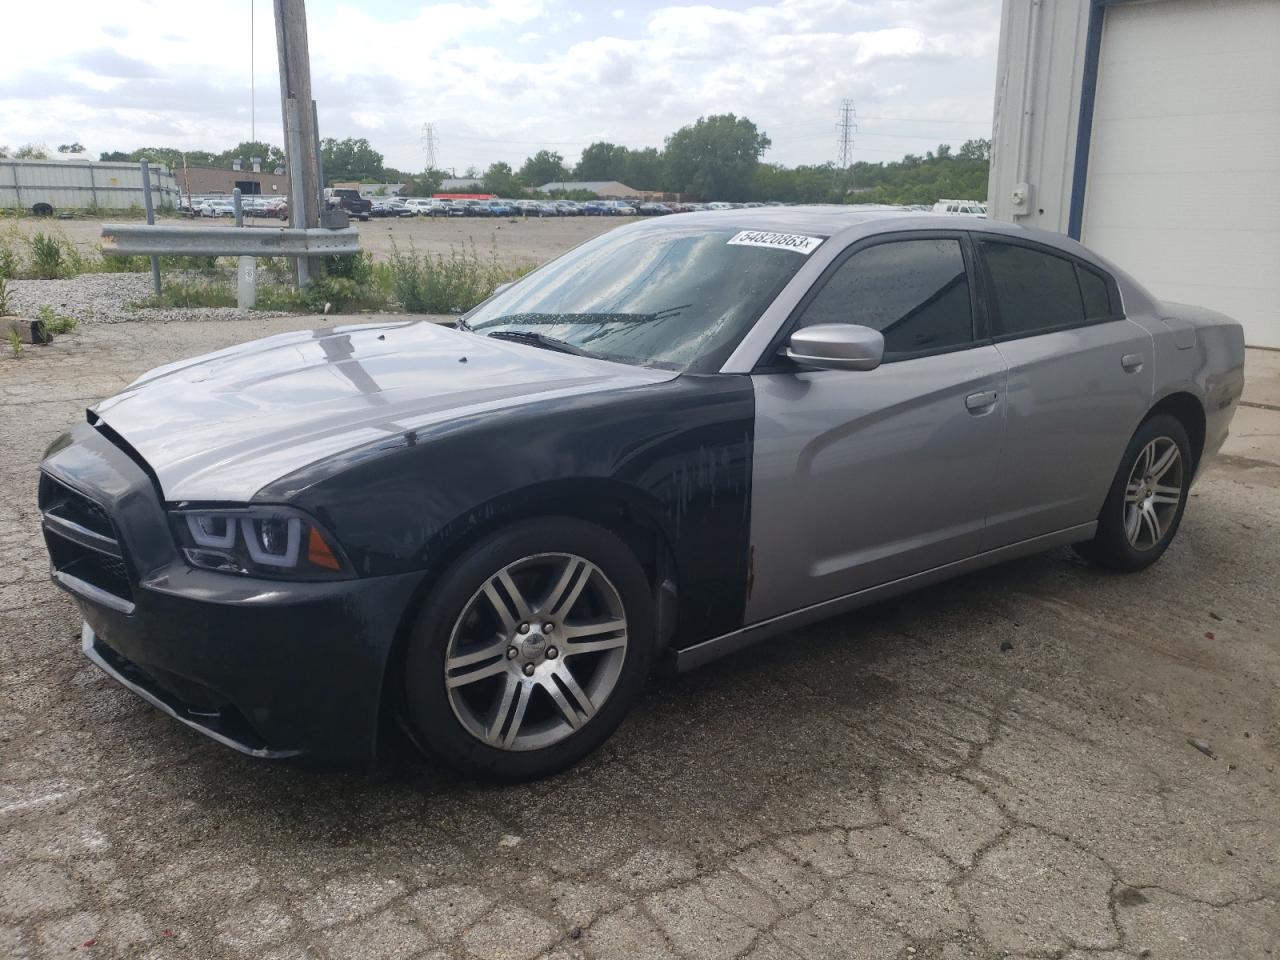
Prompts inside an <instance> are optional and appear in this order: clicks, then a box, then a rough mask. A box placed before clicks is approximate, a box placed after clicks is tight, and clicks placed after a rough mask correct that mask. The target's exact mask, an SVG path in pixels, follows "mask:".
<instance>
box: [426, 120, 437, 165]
mask: <svg viewBox="0 0 1280 960" xmlns="http://www.w3.org/2000/svg"><path fill="white" fill-rule="evenodd" d="M437 146H438V144H437V143H436V125H435V124H434V123H424V124H423V125H422V152H423V153H424V154H425V155H426V160H427V165H426V169H427V170H434V169H435V168H436V147H437Z"/></svg>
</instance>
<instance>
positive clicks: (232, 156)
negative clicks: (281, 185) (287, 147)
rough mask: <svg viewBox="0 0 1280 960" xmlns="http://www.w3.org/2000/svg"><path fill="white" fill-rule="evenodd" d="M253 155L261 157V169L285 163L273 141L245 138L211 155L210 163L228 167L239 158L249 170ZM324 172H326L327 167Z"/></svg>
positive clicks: (189, 158)
mask: <svg viewBox="0 0 1280 960" xmlns="http://www.w3.org/2000/svg"><path fill="white" fill-rule="evenodd" d="M254 157H259V158H261V160H262V169H263V170H267V171H271V170H274V169H275V168H276V167H283V166H284V165H285V159H284V150H283V149H281V148H280V147H277V146H276V145H275V144H273V143H265V142H263V141H261V140H246V141H244V142H243V143H240V144H237V145H236V146H234V147H232V148H231V149H230V150H224V151H223V152H222V153H219V154H214V155H213V156H212V161H213V163H212V165H213V166H215V167H230V166H231V161H232V160H239V161H240V163H241V165H242V167H243V169H245V170H250V169H252V168H251V167H250V166H249V161H250V160H252V159H253V158H254ZM191 162H192V161H191V157H190V156H188V157H187V163H191ZM325 172H326V173H327V172H328V168H327V167H326V168H325Z"/></svg>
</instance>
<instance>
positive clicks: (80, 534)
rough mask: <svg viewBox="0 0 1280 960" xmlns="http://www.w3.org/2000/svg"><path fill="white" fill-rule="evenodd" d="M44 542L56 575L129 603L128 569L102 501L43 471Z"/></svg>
mask: <svg viewBox="0 0 1280 960" xmlns="http://www.w3.org/2000/svg"><path fill="white" fill-rule="evenodd" d="M39 502H40V513H41V515H42V516H43V517H44V541H45V545H46V546H47V547H48V548H49V559H50V561H51V562H52V563H53V569H54V573H55V576H58V575H61V576H58V578H59V579H60V580H61V581H62V582H63V583H64V584H66V583H67V578H72V579H74V580H78V581H81V582H83V583H87V584H89V585H90V586H93V587H97V588H98V589H99V590H103V591H106V592H107V593H109V594H111V595H112V596H115V597H118V598H120V599H121V600H123V601H126V602H129V603H131V602H132V600H133V587H132V586H131V585H130V582H129V567H128V563H127V561H126V559H125V551H124V549H123V547H122V546H121V543H120V537H119V534H118V533H117V532H116V528H115V524H113V523H112V522H111V518H110V516H109V515H108V514H107V511H106V510H104V509H103V508H102V506H101V504H99V503H96V502H95V501H93V500H91V499H90V498H88V497H86V496H85V495H84V494H82V493H80V491H78V490H74V489H72V488H71V487H69V486H67V485H66V484H65V483H62V482H61V481H59V480H56V479H55V478H53V477H51V476H49V474H47V473H42V474H41V475H40V501H39Z"/></svg>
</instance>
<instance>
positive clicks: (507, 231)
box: [0, 217, 636, 263]
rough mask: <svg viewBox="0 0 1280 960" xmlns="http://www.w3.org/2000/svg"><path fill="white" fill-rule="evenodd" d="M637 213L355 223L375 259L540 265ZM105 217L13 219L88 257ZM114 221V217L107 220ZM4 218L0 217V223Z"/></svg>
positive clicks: (228, 224)
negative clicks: (461, 253)
mask: <svg viewBox="0 0 1280 960" xmlns="http://www.w3.org/2000/svg"><path fill="white" fill-rule="evenodd" d="M635 219H636V218H634V217H548V218H538V217H534V218H532V219H529V220H526V219H524V218H523V217H512V218H506V217H499V218H497V219H493V220H490V219H487V218H472V217H414V218H412V219H386V220H369V221H367V222H365V223H360V222H358V221H356V222H353V223H352V226H354V227H355V228H356V229H357V230H358V231H359V232H360V246H361V247H362V248H363V249H365V250H368V251H369V252H370V253H372V254H373V256H374V259H375V260H386V259H387V257H389V256H390V255H391V250H392V246H393V244H394V245H397V246H399V248H400V249H401V250H407V249H408V248H409V247H410V245H412V246H413V248H414V249H416V250H417V251H418V252H419V253H446V254H447V253H448V252H449V251H450V249H458V248H462V247H466V248H470V247H471V246H473V245H474V246H475V248H476V250H477V251H478V252H479V253H480V255H481V256H486V257H487V256H488V255H489V253H490V251H495V252H496V253H497V255H498V259H500V260H502V261H518V260H532V261H534V262H536V263H541V262H543V261H544V260H547V259H549V258H551V257H553V256H556V255H557V254H560V253H563V252H564V251H565V250H568V249H569V248H570V247H574V246H577V245H578V244H579V243H582V242H583V241H584V240H590V239H591V238H592V237H595V236H599V235H600V234H602V233H605V232H606V231H608V230H612V229H614V228H615V227H620V226H622V225H623V224H626V223H631V222H633V221H634V220H635ZM103 222H104V221H100V220H49V219H47V218H43V219H42V218H38V217H23V218H19V219H16V220H11V221H8V223H9V224H11V225H12V226H13V228H14V229H16V230H17V231H18V232H19V233H21V234H23V235H24V236H30V235H31V234H34V233H37V232H39V231H44V232H49V231H50V230H53V231H60V232H62V233H63V234H65V235H66V236H67V238H68V239H69V240H71V241H72V242H73V243H75V245H76V246H77V247H78V248H79V249H80V252H81V253H84V254H86V255H88V254H91V253H93V252H94V251H96V249H97V246H98V244H99V243H101V242H102V224H103ZM106 222H109V221H106ZM165 222H166V223H168V224H183V223H189V224H192V225H196V226H201V227H224V228H226V229H231V228H232V227H233V223H232V221H230V220H227V219H216V220H214V219H207V218H200V219H195V220H186V219H180V218H172V219H169V220H166V221H165ZM4 223H5V221H2V220H0V226H3V225H4ZM249 223H250V224H251V225H253V226H255V227H261V228H263V229H267V230H278V229H280V227H281V226H284V224H281V223H280V221H278V220H267V219H261V220H252V221H249Z"/></svg>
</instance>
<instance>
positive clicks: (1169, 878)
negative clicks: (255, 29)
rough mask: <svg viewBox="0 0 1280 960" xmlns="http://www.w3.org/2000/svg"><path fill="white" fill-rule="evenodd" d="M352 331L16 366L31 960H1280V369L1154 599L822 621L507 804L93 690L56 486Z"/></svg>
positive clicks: (143, 344) (453, 784) (3, 584)
mask: <svg viewBox="0 0 1280 960" xmlns="http://www.w3.org/2000/svg"><path fill="white" fill-rule="evenodd" d="M597 225H598V227H599V229H607V228H608V227H611V226H614V225H616V221H615V222H611V221H595V220H586V219H575V220H567V221H552V222H549V223H546V224H539V223H536V222H533V223H529V224H520V225H519V226H518V227H511V229H510V233H511V234H517V233H518V236H520V237H522V238H523V237H526V236H530V235H533V231H539V230H545V229H550V230H566V231H572V230H582V231H591V230H595V229H596V228H597ZM387 226H390V227H391V229H393V230H394V229H397V228H398V227H399V226H400V225H399V224H391V225H387ZM415 226H416V224H415ZM465 226H468V227H471V228H472V229H475V230H481V229H483V230H489V231H492V235H493V236H495V237H497V236H500V237H501V238H502V239H501V240H500V241H498V242H500V243H506V242H507V236H508V225H507V224H505V222H502V223H500V224H492V225H489V224H465ZM383 227H384V224H381V223H378V222H374V223H372V224H365V225H362V232H364V231H368V230H372V231H375V232H376V231H378V230H380V229H382V228H383ZM421 227H422V228H423V229H424V230H428V231H429V230H431V229H434V228H440V229H442V230H443V229H452V228H453V224H449V225H448V227H446V224H445V223H444V222H437V223H431V222H429V221H428V222H423V223H421ZM498 227H501V229H500V230H499V229H497V228H498ZM526 231H527V233H526ZM486 235H487V234H486ZM587 235H589V233H587V232H584V233H583V234H582V237H583V238H585V236H587ZM544 239H550V238H549V236H548V237H545V238H544ZM560 239H561V240H563V241H564V242H565V243H567V238H560ZM415 242H418V243H419V247H420V249H421V248H422V247H423V243H422V242H419V241H415ZM478 242H480V243H481V244H484V243H486V242H487V241H486V240H484V239H480V240H479V241H478ZM521 242H523V241H521ZM538 249H539V250H542V252H541V253H529V254H526V255H528V256H534V257H536V258H537V259H543V258H544V257H545V256H547V255H548V253H547V252H546V250H545V249H544V248H541V247H539V248H538ZM503 252H504V254H505V253H506V252H507V251H505V250H504V251H503ZM511 252H512V253H513V254H517V255H518V251H517V250H515V249H514V248H513V249H512V251H511ZM335 322H340V321H339V320H338V319H337V318H306V317H289V318H280V319H252V320H239V321H210V322H203V323H194V322H170V323H165V324H149V323H142V322H124V323H116V324H112V325H110V326H106V325H98V324H92V323H86V324H83V325H82V326H81V327H80V328H79V329H78V330H77V331H76V332H75V333H74V334H72V335H70V336H68V337H65V338H62V339H60V340H59V341H57V342H56V343H55V344H54V345H53V346H51V347H48V348H30V349H29V350H28V351H27V352H26V354H25V355H24V357H23V359H21V360H12V359H9V358H8V357H5V358H4V359H2V360H0V411H2V412H0V447H2V448H3V449H4V451H5V455H4V457H3V458H2V459H0V490H2V492H3V500H2V503H3V505H2V506H0V551H2V554H3V556H4V558H5V561H6V562H5V564H4V565H3V567H2V568H0V956H2V957H6V958H8V957H44V956H67V955H68V954H71V953H73V952H83V953H86V954H88V955H92V956H106V957H114V956H127V957H146V958H156V960H159V958H168V957H174V958H178V957H182V958H222V957H228V958H230V957H253V958H281V960H285V958H301V957H334V958H348V957H360V958H377V957H403V958H408V957H431V958H443V957H457V958H464V957H495V958H496V957H520V958H525V957H538V956H546V957H557V958H569V957H599V958H627V960H630V958H642V957H689V958H720V957H723V958H730V957H752V958H755V960H765V958H769V960H773V958H783V957H802V958H818V957H833V958H835V957H838V958H849V957H866V958H874V960H882V958H907V957H912V958H915V960H925V958H937V960H960V958H966V957H983V958H986V957H1005V956H1011V957H1028V958H1029V957H1048V956H1054V957H1071V958H1073V960H1083V958H1084V957H1086V956H1089V957H1099V956H1101V957H1109V958H1116V960H1118V958H1120V957H1138V956H1150V957H1152V958H1156V960H1171V958H1187V960H1210V958H1215V957H1221V958H1231V960H1241V958H1264V957H1266V956H1268V955H1272V956H1280V864H1278V863H1277V851H1278V850H1280V799H1278V798H1280V789H1278V788H1280V777H1278V774H1277V760H1278V759H1280V716H1278V713H1277V710H1278V703H1280V628H1278V627H1277V620H1278V617H1277V610H1278V608H1280V604H1278V600H1280V354H1275V353H1262V352H1259V351H1250V352H1249V358H1248V361H1247V373H1248V376H1249V381H1250V382H1249V386H1248V388H1247V389H1246V394H1245V398H1246V401H1247V402H1248V403H1249V404H1251V405H1250V406H1247V407H1245V408H1243V409H1242V410H1241V411H1240V412H1239V414H1238V415H1237V417H1236V420H1235V423H1234V435H1233V437H1232V439H1231V440H1230V441H1228V446H1227V448H1226V451H1225V454H1226V455H1225V456H1224V457H1223V458H1222V459H1221V460H1220V461H1219V462H1218V463H1217V464H1215V465H1214V466H1213V467H1212V468H1211V470H1210V472H1209V473H1208V474H1207V475H1206V476H1205V477H1204V478H1203V479H1202V480H1201V481H1200V483H1199V485H1198V486H1197V488H1196V489H1195V491H1194V493H1193V499H1192V500H1191V504H1190V506H1189V508H1188V511H1187V515H1186V518H1185V520H1184V523H1183V527H1182V530H1181V533H1180V535H1179V537H1178V539H1177V541H1176V542H1175V544H1174V545H1173V547H1172V548H1171V549H1170V551H1169V552H1168V554H1167V555H1166V556H1165V558H1164V559H1163V560H1162V561H1161V562H1160V563H1159V564H1157V565H1156V566H1155V567H1154V568H1153V569H1151V570H1149V571H1147V572H1144V573H1141V574H1137V575H1133V576H1128V577H1124V576H1116V575H1111V574H1106V573H1101V572H1099V571H1096V570H1094V569H1093V568H1090V567H1087V566H1085V565H1083V564H1081V563H1079V562H1077V561H1076V560H1075V559H1074V558H1073V557H1072V555H1071V554H1070V552H1069V551H1065V550H1059V551H1054V552H1052V553H1049V554H1046V555H1043V556H1039V557H1033V558H1030V559H1027V560H1022V561H1018V562H1017V563H1013V564H1007V565H1004V566H1001V567H997V568H994V569H991V570H987V571H984V572H982V573H978V574H974V575H971V576H967V577H964V578H962V579H959V580H956V581H953V582H951V583H948V584H945V585H943V586H940V587H934V588H931V589H929V590H927V591H925V592H923V593H918V594H914V595H911V596H908V597H904V598H901V599H899V600H896V601H893V602H890V603H886V604H882V605H880V606H878V607H875V608H873V609H870V610H865V611H862V612H860V613H857V614H854V615H851V616H846V617H843V618H840V619H837V620H833V621H829V622H827V623H823V624H818V625H816V626H813V627H810V628H808V629H805V630H802V631H799V632H796V633H793V634H790V635H787V636H785V637H783V638H781V639H779V640H775V641H772V642H770V643H768V644H766V645H764V646H761V647H757V648H754V649H751V650H748V651H747V652H745V653H743V654H741V655H738V656H736V657H734V658H732V659H729V660H726V661H723V662H721V663H719V664H716V665H714V666H711V667H709V668H706V669H704V670H701V671H699V672H695V673H693V674H690V675H687V676H684V677H681V678H679V679H676V680H663V681H659V682H656V683H654V684H653V685H652V687H651V690H650V693H649V694H648V696H647V697H646V698H645V699H644V700H643V701H642V703H641V704H640V706H639V708H638V709H637V711H636V712H635V714H634V715H633V716H632V718H631V719H630V720H629V721H627V722H626V723H625V724H624V725H623V727H622V728H621V730H620V731H619V733H618V735H616V736H615V737H614V738H613V739H612V740H611V741H609V742H608V743H607V744H606V745H605V747H604V748H603V749H602V750H601V751H600V752H599V753H598V754H596V755H595V756H593V757H591V758H589V759H588V760H587V761H586V762H584V763H582V764H581V765H579V766H578V767H577V768H575V769H573V770H570V771H569V772H567V773H565V774H562V775H560V776H557V777H555V778H552V779H550V780H546V781H543V782H539V783H534V784H528V785H522V786H508V787H494V786H488V785H481V784H475V783H470V782H465V781H461V780H459V779H457V778H456V777H454V776H452V775H451V774H449V773H447V772H444V771H442V770H440V769H438V768H436V767H434V766H432V765H429V764H425V763H421V762H418V761H416V760H401V761H399V762H397V763H395V764H393V765H392V766H391V767H389V768H388V769H386V770H383V771H380V772H378V773H376V774H336V773H319V772H311V771H305V770H299V769H295V768H291V767H286V766H278V765H269V764H264V763H259V762H253V761H251V760H248V759H246V758H244V757H241V756H239V755H237V754H234V753H232V752H230V751H228V750H226V749H224V748H222V747H220V746H218V745H216V744H214V743H211V742H209V741H207V740H205V739H203V738H201V737H199V736H197V735H195V734H193V733H191V732H190V731H188V730H186V729H184V728H182V727H181V726H179V725H178V724H176V723H174V722H173V721H171V720H169V719H168V718H166V717H164V716H162V715H160V714H159V713H158V712H157V711H155V710H153V709H151V708H149V707H148V706H146V705H145V704H143V703H142V702H141V701H139V700H138V699H137V698H135V697H134V696H133V695H132V694H129V693H128V692H126V691H124V690H123V689H121V688H119V687H118V686H116V685H115V684H114V683H113V682H111V681H108V680H107V679H105V678H104V677H102V676H101V675H100V674H99V673H98V672H97V671H96V670H95V669H94V668H93V667H91V666H90V665H89V664H88V663H87V662H86V661H85V660H84V659H83V658H82V657H81V655H80V653H79V649H78V637H79V620H78V618H77V616H76V614H75V609H74V606H73V604H72V602H71V601H70V600H69V599H68V598H67V597H66V596H65V595H64V594H62V593H60V592H59V591H58V590H56V589H55V588H54V587H53V586H52V584H51V583H50V582H49V579H48V574H47V564H46V560H45V555H44V550H43V546H42V544H41V541H40V536H39V531H38V513H37V510H36V505H35V485H36V469H37V464H38V462H39V459H40V456H41V453H42V451H43V449H44V448H45V446H46V445H47V444H48V443H49V442H50V441H51V440H53V439H54V438H55V437H56V436H57V434H58V433H59V432H60V431H61V429H62V428H63V426H64V425H66V424H68V423H70V422H72V421H73V420H75V419H77V418H79V417H82V416H83V408H84V407H85V406H86V405H87V404H89V403H92V402H93V401H94V400H95V399H97V398H99V397H102V396H105V395H108V394H110V393H113V392H115V391H117V390H119V389H120V388H121V387H122V386H124V385H125V384H126V383H128V382H129V381H130V380H132V379H133V378H134V377H136V376H137V375H138V374H139V373H141V372H142V371H144V370H146V369H148V368H149V367H152V366H155V365H157V364H160V363H164V362H168V361H171V360H174V359H178V358H180V357H184V356H189V355H192V354H196V353H200V352H204V351H207V350H211V349H215V348H217V347H221V346H224V345H228V344H231V343H236V342H240V341H243V340H247V339H250V338H253V337H257V336H263V335H266V334H269V333H274V332H279V331H283V330H287V329H295V328H299V327H306V326H313V325H320V324H323V325H330V324H333V323H335ZM1144 951H1149V953H1145V952H1144Z"/></svg>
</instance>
